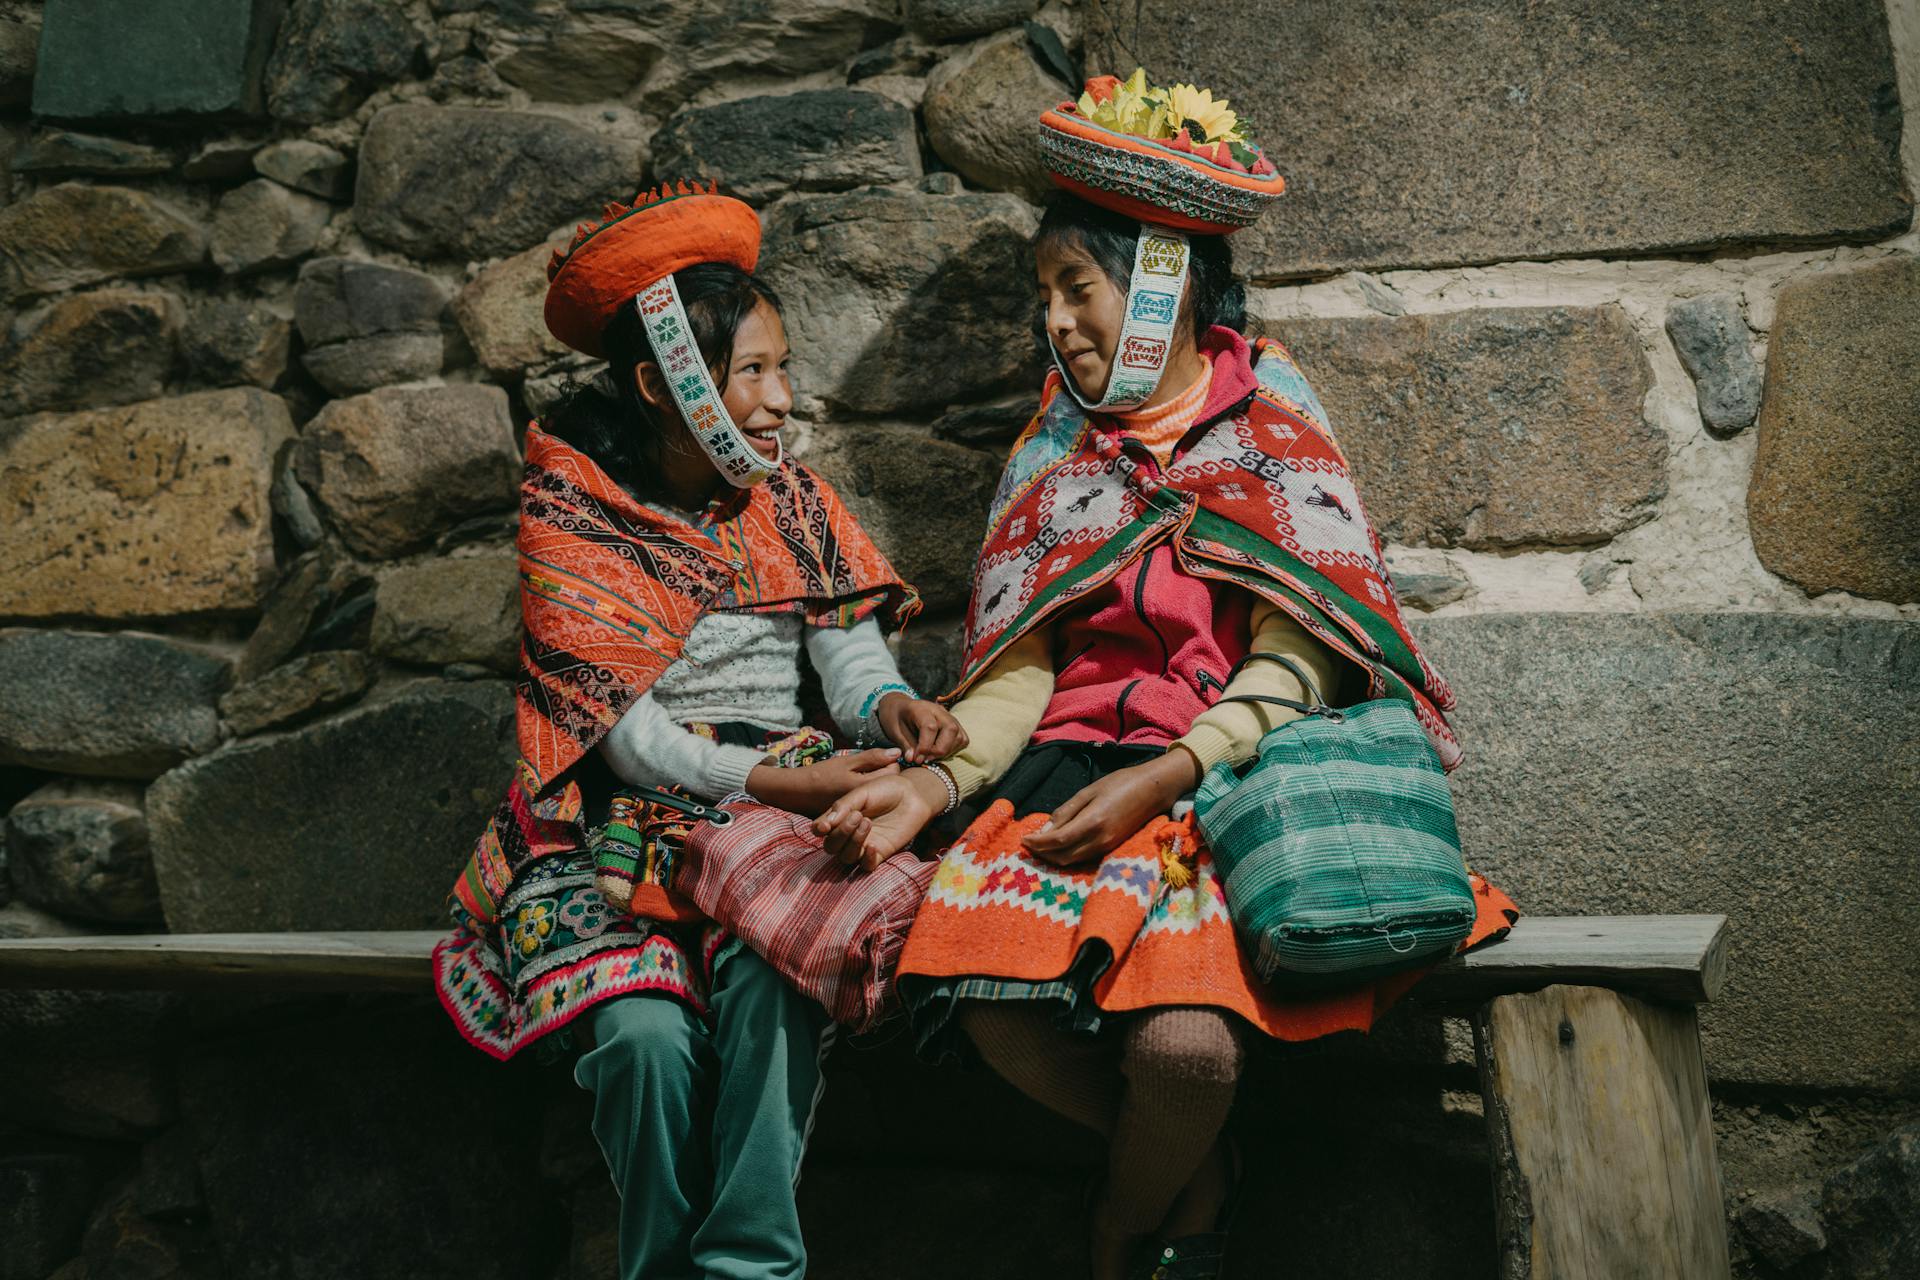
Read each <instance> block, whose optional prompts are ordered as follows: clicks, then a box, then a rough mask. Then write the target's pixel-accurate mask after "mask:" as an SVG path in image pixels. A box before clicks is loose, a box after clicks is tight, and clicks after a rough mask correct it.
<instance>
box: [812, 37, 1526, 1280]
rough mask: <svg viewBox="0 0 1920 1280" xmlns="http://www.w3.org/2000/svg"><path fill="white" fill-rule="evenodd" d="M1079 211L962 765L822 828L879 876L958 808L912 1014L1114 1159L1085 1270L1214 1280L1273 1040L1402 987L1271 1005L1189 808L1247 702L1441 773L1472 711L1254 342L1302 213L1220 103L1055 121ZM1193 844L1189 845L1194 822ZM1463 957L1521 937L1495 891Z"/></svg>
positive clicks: (1284, 379) (1145, 106)
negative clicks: (1381, 719)
mask: <svg viewBox="0 0 1920 1280" xmlns="http://www.w3.org/2000/svg"><path fill="white" fill-rule="evenodd" d="M1041 134H1042V150H1043V154H1044V155H1045V156H1046V157H1047V160H1048V164H1049V167H1050V169H1051V171H1052V174H1053V177H1054V180H1055V181H1056V182H1057V183H1058V184H1059V185H1061V186H1062V187H1064V188H1066V189H1067V191H1069V192H1071V193H1072V194H1071V195H1069V196H1065V197H1062V198H1061V199H1060V200H1059V201H1058V203H1056V204H1055V205H1054V206H1053V208H1052V209H1051V210H1050V211H1049V212H1048V214H1047V215H1046V217H1045V219H1044V220H1043V221H1042V223H1041V226H1040V230H1039V232H1038V234H1037V236H1036V238H1035V242H1034V250H1035V268H1036V277H1037V279H1036V282H1037V285H1038V288H1039V298H1040V303H1041V307H1042V311H1043V313H1044V326H1045V331H1046V335H1047V338H1048V340H1049V341H1050V343H1051V345H1052V348H1053V354H1054V358H1055V363H1056V365H1057V369H1056V371H1055V372H1054V373H1052V374H1050V375H1049V376H1048V379H1047V383H1046V386H1045V388H1044V390H1043V391H1042V393H1041V402H1040V410H1039V413H1038V415H1037V416H1036V417H1035V418H1034V420H1033V422H1032V423H1031V424H1030V425H1029V426H1028V428H1027V430H1026V431H1025V433H1024V434H1023V435H1022V436H1021V437H1020V439H1019V440H1018V441H1017V442H1016V443H1015V445H1014V449H1013V453H1012V456H1011V458H1010V459H1009V461H1008V463H1007V468H1006V472H1005V474H1004V475H1003V477H1002V480H1001V485H1000V491H999V495H998V496H997V498H996V499H995V503H994V509H993V513H992V515H991V516H990V518H989V524H988V528H989V532H988V536H987V540H986V544H985V546H984V548H983V551H982V555H981V562H980V566H979V569H978V572H977V576H976V578H975V583H974V593H973V600H972V603H971V605H970V606H969V617H968V626H967V633H966V640H965V673H964V675H963V676H962V679H961V683H960V689H959V691H960V692H962V693H964V695H965V696H964V697H963V698H962V700H961V701H960V702H959V703H958V704H957V705H956V706H955V707H954V714H955V716H956V718H957V719H958V720H959V721H960V722H961V724H962V725H963V726H964V728H965V730H966V732H967V734H968V735H969V737H970V739H971V742H970V745H968V746H967V748H966V749H965V750H964V751H962V752H960V753H959V754H958V755H957V756H955V757H953V758H952V759H949V760H946V761H944V762H938V763H931V764H927V765H925V766H923V767H916V768H911V769H908V770H907V771H905V772H904V773H902V774H899V775H892V776H888V777H885V778H880V779H874V780H869V781H867V782H865V783H863V784H862V785H861V786H860V787H859V788H857V789H856V790H855V791H853V792H852V793H850V794H849V795H848V796H847V797H846V798H845V799H843V800H841V801H840V802H839V803H837V804H835V805H833V806H832V807H831V808H829V809H828V811H827V812H826V813H825V814H824V815H823V816H822V817H821V818H820V819H819V820H818V822H817V823H816V830H818V831H819V832H820V833H821V834H823V835H825V836H826V837H827V840H828V845H829V847H830V848H832V849H834V850H836V851H837V852H839V853H840V854H841V855H842V856H845V857H858V858H861V859H862V860H864V861H867V862H873V861H875V860H877V859H880V858H883V857H885V856H887V855H889V854H890V853H892V852H893V851H894V850H895V849H898V848H900V847H902V846H903V845H904V844H905V843H906V842H908V841H910V840H911V839H913V837H914V835H915V834H916V833H918V832H919V831H920V830H921V829H922V828H923V827H924V826H925V825H926V824H927V823H928V822H929V821H931V820H932V819H933V818H934V817H936V816H937V815H940V814H942V813H943V812H946V811H949V810H955V809H961V805H960V803H959V802H960V801H961V800H963V799H964V800H965V801H966V802H967V803H966V805H965V807H964V809H963V810H962V811H961V813H960V815H959V820H960V821H962V822H965V821H967V820H969V819H971V821H970V823H969V825H966V827H965V829H964V832H963V833H962V834H961V835H960V837H959V839H958V840H957V842H955V843H953V844H952V845H951V847H950V848H949V849H948V850H947V852H946V854H945V857H944V860H943V862H942V864H941V867H940V870H939V873H938V874H937V875H936V877H935V879H934V882H933V887H932V889H931V890H930V891H929V893H928V896H927V900H926V903H925V904H924V905H923V906H922V908H921V910H920V913H919V915H918V918H917V919H916V920H915V922H914V926H913V931H912V934H911V935H910V937H909V938H908V940H907V945H906V950H905V953H904V955H903V956H902V959H901V964H900V973H901V978H900V988H901V991H902V994H903V996H904V997H905V1001H906V1004H907V1006H908V1009H909V1011H910V1014H911V1016H912V1018H913V1021H914V1024H915V1028H916V1031H917V1032H918V1034H919V1036H920V1041H921V1044H922V1046H923V1047H925V1048H928V1049H931V1050H933V1051H935V1052H939V1051H941V1050H943V1049H945V1048H946V1047H948V1046H949V1045H950V1044H951V1042H952V1040H953V1033H954V1031H955V1028H956V1027H957V1028H959V1029H961V1030H964V1032H965V1033H966V1035H967V1037H968V1038H969V1039H970V1040H971V1042H972V1043H973V1045H974V1046H975V1047H976V1048H977V1050H978V1052H979V1053H980V1055H981V1056H982V1057H983V1058H985V1060H986V1061H987V1062H988V1063H989V1064H990V1065H991V1066H992V1067H993V1068H994V1069H995V1070H997V1071H998V1072H1000V1074H1002V1075H1003V1076H1005V1077H1006V1078H1007V1079H1008V1080H1010V1081H1011V1082H1013V1083H1014V1084H1015V1085H1017V1086H1018V1087H1019V1088H1021V1089H1022V1090H1023V1091H1025V1092H1026V1093H1028V1094H1029V1095H1030V1096H1032V1097H1033V1098H1035V1099H1036V1100H1038V1101H1039V1102H1041V1103H1043V1104H1044V1105H1046V1106H1048V1107H1051V1108H1052V1109H1054V1110H1055V1111H1057V1112H1059V1113H1060V1114H1062V1115H1064V1116H1067V1117H1068V1118H1069V1119H1072V1120H1075V1121H1077V1122H1079V1123H1081V1124H1084V1125H1086V1126H1087V1127H1089V1128H1091V1129H1094V1130H1096V1131H1097V1132H1099V1133H1101V1134H1102V1135H1104V1136H1105V1137H1106V1138H1107V1139H1108V1142H1109V1154H1108V1161H1107V1166H1106V1169H1105V1176H1104V1179H1103V1180H1102V1183H1101V1186H1100V1189H1099V1194H1098V1196H1097V1199H1096V1202H1095V1205H1094V1211H1093V1216H1092V1223H1091V1232H1092V1239H1091V1248H1092V1261H1093V1273H1094V1275H1095V1276H1096V1277H1099V1278H1100V1280H1118V1278H1119V1277H1121V1276H1123V1275H1126V1274H1128V1271H1127V1268H1128V1264H1129V1261H1130V1258H1131V1256H1132V1254H1133V1252H1134V1250H1135V1249H1136V1248H1138V1247H1139V1246H1140V1245H1141V1244H1142V1243H1144V1242H1145V1241H1148V1240H1152V1241H1153V1242H1154V1252H1153V1258H1154V1263H1153V1267H1154V1269H1153V1275H1154V1276H1156V1277H1161V1278H1162V1280H1189V1278H1192V1277H1205V1276H1215V1275H1217V1274H1219V1270H1220V1267H1221V1264H1222V1260H1223V1256H1224V1244H1225V1242H1224V1236H1223V1234H1222V1232H1223V1231H1224V1227H1225V1221H1226V1215H1225V1209H1226V1206H1227V1205H1228V1204H1229V1201H1230V1192H1231V1190H1232V1188H1233V1186H1234V1184H1235V1183H1236V1181H1237V1180H1238V1177H1239V1160H1238V1155H1237V1152H1236V1151H1235V1150H1234V1149H1233V1148H1232V1146H1231V1144H1230V1142H1228V1141H1226V1140H1224V1139H1223V1138H1222V1136H1221V1135H1222V1129H1223V1126H1224V1124H1225V1121H1226V1118H1227V1112H1228V1108H1229V1107H1230V1105H1231V1104H1232V1101H1233V1096H1234V1090H1235V1086H1236V1084H1237V1081H1238V1079H1239V1075H1240V1070H1241V1065H1242V1062H1243V1061H1244V1058H1245V1054H1246V1050H1247V1042H1248V1039H1249V1035H1250V1033H1253V1032H1258V1033H1261V1034H1264V1035H1266V1036H1269V1037H1273V1038H1275V1039H1282V1040H1307V1039H1312V1038H1315V1037H1319V1036H1324V1035H1328V1034H1331V1033H1334V1032H1337V1031H1346V1030H1360V1031H1364V1030H1366V1029H1367V1028H1368V1027H1369V1026H1370V1025H1371V1024H1372V1022H1373V1019H1374V1018H1375V1016H1376V1015H1377V1014H1378V1013H1379V1012H1380V1011H1381V1010H1382V1009H1383V1008H1384V1007H1385V1006H1386V1005H1387V1004H1389V1003H1391V1001H1392V1000H1393V999H1395V998H1396V997H1397V996H1398V995H1399V994H1400V993H1401V992H1403V991H1404V990H1405V989H1406V988H1407V987H1408V986H1410V985H1411V983H1412V981H1413V980H1414V979H1413V978H1412V977H1399V978H1395V979H1389V980H1384V981H1381V982H1379V983H1376V984H1373V985H1370V986H1367V987H1365V988H1363V989H1359V990H1352V991H1346V992H1342V993H1339V994H1337V995H1331V996H1326V997H1323V998H1316V999H1307V1000H1288V999H1285V998H1283V997H1281V996H1279V995H1278V994H1276V993H1275V992H1273V991H1272V990H1270V989H1268V988H1267V987H1265V986H1264V985H1263V984H1262V983H1261V982H1260V981H1259V980H1258V978H1257V977H1256V976H1255V974H1254V972H1253V969H1252V967H1251V965H1250V964H1249V962H1248V959H1247V957H1246V955H1245V954H1244V952H1243V951H1242V949H1241V947H1240V945H1239V943H1238V941H1237V939H1236V937H1235V935H1234V932H1233V928H1232V924H1231V922H1230V921H1229V919H1228V916H1227V911H1226V903H1225V897H1224V893H1223V890H1222V886H1221V883H1220V880H1219V879H1218V877H1217V876H1216V874H1215V871H1214V866H1213V860H1212V857H1211V855H1210V854H1209V853H1208V851H1207V850H1206V849H1205V848H1204V847H1203V846H1202V844H1201V842H1200V840H1199V837H1198V831H1197V829H1196V827H1195V824H1194V821H1193V819H1192V817H1191V815H1190V813H1186V812H1184V811H1185V810H1186V808H1187V806H1185V805H1182V804H1180V801H1181V799H1182V797H1184V796H1186V795H1188V794H1189V793H1191V792H1192V791H1193V789H1194V787H1195V786H1196V784H1197V783H1198V782H1199V780H1200V778H1201V777H1202V775H1203V774H1204V773H1205V772H1206V770H1207V769H1208V768H1210V767H1211V766H1212V765H1214V764H1216V763H1218V762H1221V761H1231V762H1235V763H1238V762H1241V761H1245V760H1247V759H1250V758H1251V757H1252V755H1253V754H1254V751H1255V748H1256V745H1257V744H1258V742H1259V740H1260V738H1261V736H1262V735H1263V734H1264V733H1266V732H1267V731H1269V730H1271V729H1273V728H1275V727H1276V726H1278V725H1280V724H1282V723H1284V722H1285V721H1287V720H1289V719H1291V718H1293V717H1294V716H1295V715H1297V714H1298V713H1297V712H1292V711H1286V710H1282V709H1280V708H1279V707H1277V706H1273V705H1271V704H1266V703H1258V702H1255V703H1247V702H1240V701H1232V702H1229V701H1223V699H1225V698H1237V697H1240V696H1242V695H1253V696H1256V697H1258V696H1279V697H1282V698H1287V699H1292V700H1295V701H1318V700H1319V699H1317V698H1310V697H1309V696H1308V690H1307V683H1306V682H1307V680H1311V682H1312V684H1313V686H1314V688H1315V689H1317V690H1318V691H1320V692H1321V693H1322V694H1323V695H1324V696H1325V698H1326V700H1327V701H1329V702H1332V703H1334V704H1335V705H1345V704H1346V703H1348V702H1352V701H1358V700H1360V699H1365V698H1376V697H1387V696H1392V697H1398V698H1403V699H1406V700H1408V701H1409V702H1411V703H1412V704H1413V706H1414V707H1415V709H1416V711H1417V712H1418V714H1419V716H1420V718H1421V720H1422V722H1423V724H1424V725H1425V726H1426V728H1427V730H1428V732H1429V736H1430V738H1431V741H1432V745H1433V746H1434V749H1435V750H1436V752H1437V753H1438V754H1439V757H1440V759H1441V760H1442V761H1443V763H1445V764H1447V765H1448V766H1451V765H1452V764H1453V763H1455V762H1456V761H1457V760H1458V759H1459V748H1458V746H1457V745H1456V743H1455V741H1454V739H1453V736H1452V734H1451V732H1450V730H1449V729H1448V727H1447V724H1446V721H1445V720H1444V718H1443V716H1442V711H1443V710H1444V709H1445V708H1446V707H1448V706H1450V705H1451V702H1452V696H1451V694H1450V692H1449V691H1448V689H1447V687H1446V685H1445V684H1444V683H1443V682H1442V681H1441V679H1440V677H1439V675H1438V674H1437V673H1436V672H1435V671H1434V670H1433V668H1432V667H1431V666H1429V665H1428V664H1427V662H1426V661H1425V659H1424V658H1422V657H1421V655H1420V653H1419V650H1418V648H1417V647H1416V646H1415V644H1414V642H1413V640H1412V637H1411V636H1409V635H1408V633H1407V631H1406V628H1405V626H1404V625H1403V624H1402V622H1401V619H1400V613H1399V609H1398V606H1397V604H1396V603H1395V600H1394V596H1393V592H1392V586H1391V584H1390V582H1389V580H1388V577H1387V573H1386V568H1385V566H1384V564H1383V562H1382V556H1381V550H1380V545H1379V543H1378V541H1377V539H1376V538H1375V537H1374V535H1373V532H1372V530H1371V529H1370V528H1369V527H1368V524H1367V520H1366V516H1365V513H1364V512H1363V510H1362V508H1361V504H1360V500H1359V496H1358V494H1357V493H1356V492H1355V491H1354V488H1353V484H1352V482H1351V479H1350V477H1349V473H1348V469H1347V466H1346V463H1345V460H1344V459H1343V458H1342V456H1341V454H1340V452H1339V449H1338V447H1337V446H1336V445H1335V444H1334V442H1333V437H1332V435H1331V434H1330V433H1329V431H1328V430H1327V427H1326V418H1325V414H1324V412H1323V411H1322V409H1321V407H1320V405H1319V402H1318V401H1317V400H1316V398H1315V397H1314V395H1313V393H1312V391H1311V390H1310V389H1309V388H1308V386H1307V384H1306V382H1305V380H1304V379H1303V378H1302V377H1301V376H1300V373H1299V370H1298V369H1297V368H1296V367H1295V366H1294V364H1293V362H1292V360H1291V358H1290V357H1289V356H1288V355H1287V353H1286V352H1285V351H1284V350H1283V349H1282V348H1281V347H1280V346H1279V345H1278V344H1277V343H1273V342H1269V341H1264V340H1262V341H1258V342H1254V343H1249V342H1248V340H1247V339H1246V337H1245V336H1243V335H1244V331H1245V328H1246V316H1245V314H1244V310H1243V308H1244V290H1243V288H1242V286H1241V285H1240V283H1239V281H1237V280H1236V279H1235V278H1234V276H1233V272H1232V257H1231V253H1230V250H1229V248H1228V245H1227V243H1226V240H1225V235H1226V233H1228V232H1230V231H1232V230H1234V229H1235V228H1236V227H1238V226H1241V225H1245V224H1247V223H1249V222H1251V221H1252V220H1253V219H1254V218H1255V217H1257V216H1258V213H1259V211H1260V209H1261V208H1262V207H1263V206H1264V205H1265V204H1266V203H1267V202H1269V201H1270V200H1271V199H1272V198H1273V197H1274V196H1276V195H1277V194H1278V192H1279V189H1280V187H1281V185H1282V183H1281V181H1280V179H1279V177H1278V175H1277V174H1276V173H1275V172H1274V169H1273V166H1272V165H1271V164H1270V163H1269V162H1268V161H1267V160H1266V159H1265V157H1263V156H1262V155H1261V154H1260V153H1259V151H1258V150H1257V149H1256V148H1254V147H1253V146H1252V145H1251V144H1250V143H1248V142H1246V140H1245V139H1244V138H1243V137H1242V136H1241V134H1240V132H1239V130H1238V128H1237V121H1236V120H1235V118H1234V116H1233V114H1232V112H1231V111H1229V110H1228V109H1227V104H1225V103H1224V102H1214V101H1213V100H1212V98H1211V97H1210V96H1209V95H1207V94H1205V93H1202V92H1200V91H1198V90H1194V89H1192V88H1191V87H1190V86H1180V87H1178V88H1176V89H1174V90H1157V89H1152V88H1150V87H1149V86H1148V85H1147V84H1146V81H1145V74H1144V72H1136V73H1135V75H1134V77H1133V79H1132V80H1130V81H1128V82H1127V83H1126V84H1122V83H1121V82H1119V81H1118V80H1115V79H1113V78H1112V77H1102V78H1100V79H1098V80H1095V81H1090V82H1089V84H1088V93H1087V94H1086V95H1085V96H1083V97H1082V98H1081V99H1080V101H1079V103H1078V104H1063V105H1062V106H1061V107H1060V108H1058V109H1057V110H1055V111H1050V112H1048V113H1047V114H1046V116H1045V117H1043V121H1042V131H1041ZM1176 806H1178V811H1180V812H1181V816H1179V817H1175V816H1173V814H1174V813H1175V812H1176V811H1177V810H1176ZM1476 890H1477V891H1478V894H1479V900H1480V904H1481V910H1480V916H1479V920H1478V921H1477V923H1476V926H1475V929H1474V933H1473V935H1472V937H1471V939H1470V942H1476V941H1479V940H1481V939H1483V938H1485V937H1487V936H1490V935H1491V934H1492V933H1494V932H1496V931H1497V930H1499V929H1501V928H1503V927H1505V925H1506V924H1507V923H1509V916H1508V914H1507V912H1508V909H1509V908H1510V905H1511V904H1509V903H1508V902H1507V901H1506V899H1505V898H1504V897H1503V896H1502V895H1500V894H1499V893H1498V891H1497V890H1493V889H1491V888H1490V887H1488V886H1486V885H1485V884H1484V882H1476Z"/></svg>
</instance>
